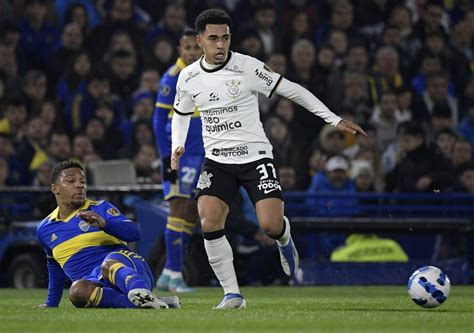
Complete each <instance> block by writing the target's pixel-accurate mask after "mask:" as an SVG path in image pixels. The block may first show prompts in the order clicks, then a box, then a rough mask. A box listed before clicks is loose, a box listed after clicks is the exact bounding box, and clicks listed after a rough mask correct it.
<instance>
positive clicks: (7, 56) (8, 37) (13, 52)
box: [0, 11, 23, 86]
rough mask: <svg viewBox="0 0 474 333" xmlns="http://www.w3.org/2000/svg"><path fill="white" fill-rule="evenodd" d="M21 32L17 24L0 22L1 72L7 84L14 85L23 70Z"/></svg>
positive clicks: (8, 21) (7, 21)
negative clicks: (20, 48)
mask: <svg viewBox="0 0 474 333" xmlns="http://www.w3.org/2000/svg"><path fill="white" fill-rule="evenodd" d="M0 12H1V11H0ZM19 40H20V30H19V28H18V26H17V24H16V23H14V22H12V21H10V20H6V21H1V22H0V72H3V73H5V74H6V78H5V83H6V85H7V86H10V85H12V81H15V80H16V79H17V78H16V76H17V75H18V74H19V73H20V72H21V70H22V69H23V68H20V67H21V64H20V63H19V54H18V43H19Z"/></svg>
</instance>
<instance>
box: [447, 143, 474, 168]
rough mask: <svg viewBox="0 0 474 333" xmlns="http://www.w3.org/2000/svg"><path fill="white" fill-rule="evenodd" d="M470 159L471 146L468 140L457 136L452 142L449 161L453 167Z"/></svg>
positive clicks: (457, 166)
mask: <svg viewBox="0 0 474 333" xmlns="http://www.w3.org/2000/svg"><path fill="white" fill-rule="evenodd" d="M471 161H472V147H471V144H470V143H469V141H467V140H466V139H463V138H457V139H456V141H454V143H453V151H452V153H451V163H452V164H453V166H454V167H455V168H459V167H460V166H461V165H463V164H464V163H467V162H471Z"/></svg>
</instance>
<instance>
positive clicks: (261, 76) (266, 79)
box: [255, 68, 273, 87]
mask: <svg viewBox="0 0 474 333" xmlns="http://www.w3.org/2000/svg"><path fill="white" fill-rule="evenodd" d="M255 75H256V76H257V77H258V78H259V79H261V80H262V81H264V82H265V83H266V84H267V86H269V87H270V86H271V85H272V83H273V79H272V78H271V77H270V76H269V75H268V74H266V73H264V72H263V71H260V70H258V68H257V69H256V70H255Z"/></svg>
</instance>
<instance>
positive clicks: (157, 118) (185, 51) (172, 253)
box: [153, 30, 204, 292]
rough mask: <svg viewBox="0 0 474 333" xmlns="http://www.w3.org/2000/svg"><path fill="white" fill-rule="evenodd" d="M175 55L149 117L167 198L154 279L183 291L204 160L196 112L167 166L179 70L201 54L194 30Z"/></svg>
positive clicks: (164, 286) (162, 287) (162, 285)
mask: <svg viewBox="0 0 474 333" xmlns="http://www.w3.org/2000/svg"><path fill="white" fill-rule="evenodd" d="M178 52H179V58H178V60H177V61H176V64H174V65H173V66H171V67H170V68H169V69H168V71H167V72H166V73H165V74H164V75H163V77H162V79H161V81H160V88H159V92H158V96H157V99H156V108H155V113H154V118H153V129H154V132H155V138H156V142H157V146H158V148H159V152H160V158H161V161H162V168H161V169H162V174H163V192H164V196H165V199H166V200H169V204H170V212H169V215H168V222H167V224H166V230H165V246H166V263H165V266H164V269H163V272H162V274H161V276H160V277H159V279H158V281H157V287H158V288H159V289H160V290H171V291H175V292H187V291H191V289H190V288H189V287H188V286H187V284H186V282H185V281H184V279H183V275H182V272H181V271H182V267H183V261H184V255H185V253H186V247H187V245H188V243H189V240H190V238H191V235H192V233H193V229H194V225H195V223H196V221H197V218H198V214H197V206H196V201H195V200H194V198H193V197H194V194H193V192H194V189H195V188H196V184H197V181H198V178H199V174H200V172H201V165H202V163H203V160H204V148H203V143H202V133H201V132H202V131H201V119H200V118H199V114H198V112H195V114H194V115H193V117H192V119H191V122H190V125H189V133H188V138H187V140H186V153H185V154H184V156H183V157H182V158H181V159H180V161H179V167H178V170H177V171H176V170H171V164H170V156H171V118H172V116H173V103H174V96H175V95H176V82H177V80H178V76H179V73H180V72H181V70H182V69H183V68H185V67H186V66H187V65H189V64H191V63H193V62H194V61H196V60H198V59H199V57H200V56H201V54H202V50H201V48H200V47H199V46H198V45H197V44H196V33H195V32H194V30H185V31H184V33H183V35H182V36H181V38H180V40H179V46H178Z"/></svg>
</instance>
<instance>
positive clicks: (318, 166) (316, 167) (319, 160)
mask: <svg viewBox="0 0 474 333" xmlns="http://www.w3.org/2000/svg"><path fill="white" fill-rule="evenodd" d="M327 159H328V156H327V155H326V154H325V152H324V150H323V149H321V148H320V147H314V148H313V149H312V150H311V153H310V154H309V159H308V167H309V168H308V169H309V172H308V174H309V176H310V177H312V176H314V175H315V174H317V173H319V172H322V171H324V168H325V166H326V161H327Z"/></svg>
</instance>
